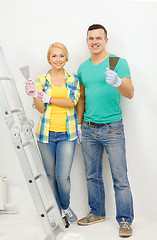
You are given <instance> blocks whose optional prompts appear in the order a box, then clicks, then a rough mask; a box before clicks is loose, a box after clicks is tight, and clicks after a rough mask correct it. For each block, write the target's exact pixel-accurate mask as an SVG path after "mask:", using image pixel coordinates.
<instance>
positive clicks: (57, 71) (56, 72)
mask: <svg viewBox="0 0 157 240" xmlns="http://www.w3.org/2000/svg"><path fill="white" fill-rule="evenodd" d="M63 74H64V69H63V68H62V69H55V68H52V69H51V75H55V76H60V75H63Z"/></svg>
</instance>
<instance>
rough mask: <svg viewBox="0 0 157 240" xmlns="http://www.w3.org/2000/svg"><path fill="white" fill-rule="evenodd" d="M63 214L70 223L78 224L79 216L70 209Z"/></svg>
mask: <svg viewBox="0 0 157 240" xmlns="http://www.w3.org/2000/svg"><path fill="white" fill-rule="evenodd" d="M63 212H64V214H65V216H66V217H67V219H68V221H69V222H70V223H77V221H78V219H77V216H76V214H75V213H74V212H73V210H72V209H71V208H70V207H69V208H68V209H66V210H63Z"/></svg>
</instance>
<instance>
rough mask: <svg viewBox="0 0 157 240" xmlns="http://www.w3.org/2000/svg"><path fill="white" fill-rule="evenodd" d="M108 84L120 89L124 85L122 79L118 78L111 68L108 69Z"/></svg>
mask: <svg viewBox="0 0 157 240" xmlns="http://www.w3.org/2000/svg"><path fill="white" fill-rule="evenodd" d="M106 70H107V71H106V72H105V74H106V82H107V83H108V84H110V85H112V86H113V87H120V86H121V84H122V79H120V78H119V77H118V74H117V73H116V72H114V71H112V70H110V69H109V68H106Z"/></svg>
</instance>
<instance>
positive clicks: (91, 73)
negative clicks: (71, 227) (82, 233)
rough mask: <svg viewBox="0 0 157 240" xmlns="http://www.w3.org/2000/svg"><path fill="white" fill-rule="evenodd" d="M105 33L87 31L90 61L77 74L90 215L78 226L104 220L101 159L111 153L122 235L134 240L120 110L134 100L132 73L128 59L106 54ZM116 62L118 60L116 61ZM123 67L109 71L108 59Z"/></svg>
mask: <svg viewBox="0 0 157 240" xmlns="http://www.w3.org/2000/svg"><path fill="white" fill-rule="evenodd" d="M107 42H108V39H107V31H106V29H105V28H104V27H103V26H102V25H99V24H94V25H92V26H90V27H89V28H88V32H87V45H88V48H89V50H90V53H91V58H89V59H88V60H87V61H85V62H84V63H82V64H81V65H80V67H79V70H78V77H79V79H80V87H81V97H80V100H79V103H78V106H77V111H78V123H79V128H78V129H79V141H80V142H81V123H82V122H83V118H84V122H83V126H82V128H83V132H82V152H83V156H84V161H85V167H86V179H87V187H88V201H89V206H90V208H91V211H90V213H89V214H88V215H87V216H86V217H84V218H82V219H80V220H79V221H78V224H79V225H82V226H83V225H90V224H94V223H97V222H103V221H105V207H104V206H105V191H104V185H103V179H102V158H103V151H104V149H105V150H106V153H107V155H108V159H109V164H110V168H111V173H112V178H113V184H114V191H115V199H116V210H117V211H116V219H117V221H118V223H119V226H120V228H119V236H120V237H130V236H131V235H132V228H131V223H132V221H133V218H134V213H133V201H132V194H131V190H130V185H129V182H128V177H127V165H126V154H125V137H124V130H123V123H122V111H121V108H120V98H121V95H122V96H124V97H126V98H129V99H131V98H132V97H133V95H134V87H133V85H132V81H131V77H130V70H129V67H128V64H127V62H126V60H125V59H123V58H119V60H118V58H116V56H115V55H113V54H110V53H108V52H107V50H106V45H107ZM112 57H114V58H112ZM110 59H111V60H112V59H114V60H115V59H116V61H117V60H118V63H117V65H116V67H115V69H114V71H113V70H111V69H109V68H110V64H109V60H110Z"/></svg>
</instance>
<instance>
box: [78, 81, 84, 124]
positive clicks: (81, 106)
mask: <svg viewBox="0 0 157 240" xmlns="http://www.w3.org/2000/svg"><path fill="white" fill-rule="evenodd" d="M80 92H81V95H80V99H79V101H78V103H77V105H76V110H77V117H78V123H82V122H83V114H84V111H85V87H84V85H83V84H81V85H80Z"/></svg>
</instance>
